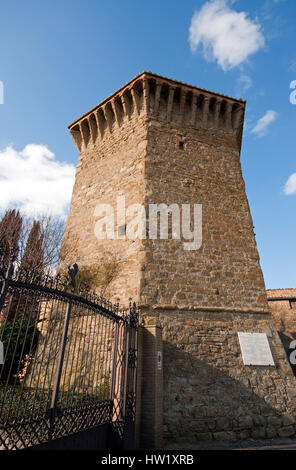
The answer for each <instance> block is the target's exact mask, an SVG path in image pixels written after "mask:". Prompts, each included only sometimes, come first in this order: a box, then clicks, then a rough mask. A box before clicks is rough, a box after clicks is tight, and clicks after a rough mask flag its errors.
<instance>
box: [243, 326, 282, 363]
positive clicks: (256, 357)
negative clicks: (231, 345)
mask: <svg viewBox="0 0 296 470" xmlns="http://www.w3.org/2000/svg"><path fill="white" fill-rule="evenodd" d="M237 334H238V339H239V344H240V347H241V351H242V356H243V361H244V364H245V365H246V366H274V360H273V357H272V354H271V350H270V346H269V342H268V338H267V335H266V333H242V332H238V333H237Z"/></svg>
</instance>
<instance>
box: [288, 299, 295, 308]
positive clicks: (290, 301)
mask: <svg viewBox="0 0 296 470" xmlns="http://www.w3.org/2000/svg"><path fill="white" fill-rule="evenodd" d="M289 303H290V308H296V299H293V300H289Z"/></svg>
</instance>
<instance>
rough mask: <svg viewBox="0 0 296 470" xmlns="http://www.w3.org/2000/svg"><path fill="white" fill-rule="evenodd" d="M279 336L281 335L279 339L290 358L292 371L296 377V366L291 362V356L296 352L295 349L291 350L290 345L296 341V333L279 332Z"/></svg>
mask: <svg viewBox="0 0 296 470" xmlns="http://www.w3.org/2000/svg"><path fill="white" fill-rule="evenodd" d="M278 334H279V337H280V339H281V342H282V343H283V346H284V349H285V351H286V354H287V358H288V361H289V364H290V366H291V369H292V371H293V374H294V375H295V377H296V364H291V362H290V354H291V353H292V352H293V351H294V350H295V348H290V343H291V341H293V340H296V332H290V331H288V332H287V331H285V332H282V331H279V332H278Z"/></svg>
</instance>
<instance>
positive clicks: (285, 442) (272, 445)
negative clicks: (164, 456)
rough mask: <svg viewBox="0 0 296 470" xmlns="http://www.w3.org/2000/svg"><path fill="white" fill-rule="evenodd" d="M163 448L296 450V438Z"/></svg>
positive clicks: (167, 447) (181, 445) (182, 444)
mask: <svg viewBox="0 0 296 470" xmlns="http://www.w3.org/2000/svg"><path fill="white" fill-rule="evenodd" d="M163 450H296V439H268V440H267V439H266V440H261V441H257V440H254V439H248V440H246V441H237V442H198V443H196V444H186V443H177V444H168V445H167V446H165V447H164V448H163Z"/></svg>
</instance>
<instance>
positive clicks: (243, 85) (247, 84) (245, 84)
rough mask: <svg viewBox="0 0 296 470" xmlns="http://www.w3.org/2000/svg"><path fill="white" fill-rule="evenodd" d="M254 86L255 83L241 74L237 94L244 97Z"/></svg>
mask: <svg viewBox="0 0 296 470" xmlns="http://www.w3.org/2000/svg"><path fill="white" fill-rule="evenodd" d="M252 86H253V81H252V79H251V77H249V76H248V75H244V74H241V75H240V77H239V79H238V81H237V87H236V88H237V94H238V95H240V96H241V95H243V94H244V93H246V91H247V90H248V89H249V88H251V87H252Z"/></svg>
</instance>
